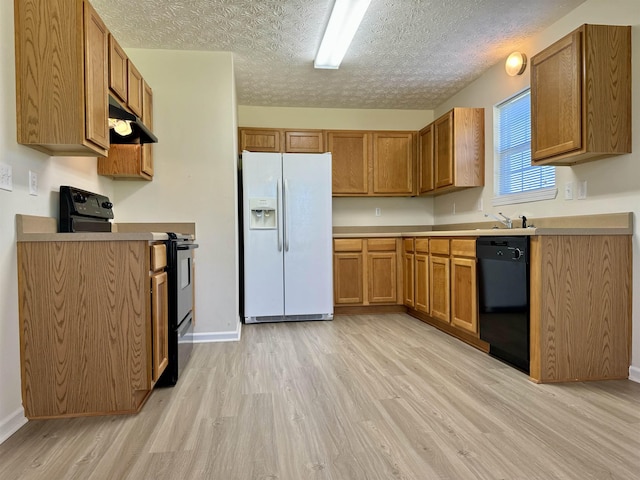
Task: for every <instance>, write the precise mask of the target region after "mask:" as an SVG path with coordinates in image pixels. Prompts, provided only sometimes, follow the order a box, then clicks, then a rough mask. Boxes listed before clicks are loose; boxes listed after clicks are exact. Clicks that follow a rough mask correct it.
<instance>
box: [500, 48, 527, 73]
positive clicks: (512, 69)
mask: <svg viewBox="0 0 640 480" xmlns="http://www.w3.org/2000/svg"><path fill="white" fill-rule="evenodd" d="M526 68H527V56H526V55H525V54H524V53H520V52H513V53H512V54H511V55H509V57H508V58H507V61H506V63H505V64H504V69H505V71H506V72H507V75H509V76H510V77H515V76H516V75H522V74H523V73H524V71H525V69H526Z"/></svg>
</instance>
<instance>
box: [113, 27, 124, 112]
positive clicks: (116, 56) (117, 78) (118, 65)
mask: <svg viewBox="0 0 640 480" xmlns="http://www.w3.org/2000/svg"><path fill="white" fill-rule="evenodd" d="M127 76H128V74H127V54H126V53H124V50H123V49H122V47H121V46H120V44H119V43H118V42H117V41H116V39H115V38H114V36H113V35H109V88H110V89H111V91H112V92H113V93H114V94H115V95H116V97H118V98H119V99H120V100H121V101H123V102H124V103H127Z"/></svg>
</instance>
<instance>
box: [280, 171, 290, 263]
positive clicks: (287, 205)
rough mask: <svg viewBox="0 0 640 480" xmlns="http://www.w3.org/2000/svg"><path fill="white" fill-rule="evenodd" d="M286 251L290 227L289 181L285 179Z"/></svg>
mask: <svg viewBox="0 0 640 480" xmlns="http://www.w3.org/2000/svg"><path fill="white" fill-rule="evenodd" d="M282 200H283V202H282V203H283V204H284V251H285V252H288V251H289V236H290V233H291V232H290V226H289V180H287V179H286V178H285V179H284V198H283V199H282Z"/></svg>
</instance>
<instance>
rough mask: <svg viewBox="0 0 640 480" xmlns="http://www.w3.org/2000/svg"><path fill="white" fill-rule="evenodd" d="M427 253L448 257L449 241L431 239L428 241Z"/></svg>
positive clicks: (446, 239)
mask: <svg viewBox="0 0 640 480" xmlns="http://www.w3.org/2000/svg"><path fill="white" fill-rule="evenodd" d="M429 251H430V252H431V253H435V254H436V255H449V239H448V238H432V239H431V240H429Z"/></svg>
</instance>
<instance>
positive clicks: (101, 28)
mask: <svg viewBox="0 0 640 480" xmlns="http://www.w3.org/2000/svg"><path fill="white" fill-rule="evenodd" d="M79 26H81V27H82V28H78V27H79ZM108 37H109V32H108V30H107V28H106V26H105V25H104V23H103V22H102V20H100V17H99V16H98V14H97V13H96V12H95V10H94V9H93V7H91V5H90V4H89V2H86V1H82V0H47V1H46V2H42V1H39V0H16V1H15V42H16V44H15V47H16V92H17V94H16V116H17V137H18V143H20V144H22V145H27V146H29V147H32V148H35V149H36V150H39V151H41V152H44V153H46V154H48V155H67V156H73V155H75V156H86V155H98V156H104V155H106V153H107V149H108V148H109V129H108V124H107V117H108V98H107V94H108V46H109V45H108Z"/></svg>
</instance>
